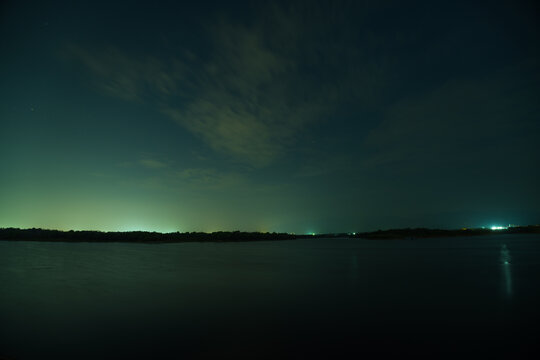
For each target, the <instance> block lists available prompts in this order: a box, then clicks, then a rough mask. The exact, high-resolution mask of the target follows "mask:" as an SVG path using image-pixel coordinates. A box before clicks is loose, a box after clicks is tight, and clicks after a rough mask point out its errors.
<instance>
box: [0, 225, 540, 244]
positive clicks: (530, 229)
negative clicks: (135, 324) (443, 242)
mask: <svg viewBox="0 0 540 360" xmlns="http://www.w3.org/2000/svg"><path fill="white" fill-rule="evenodd" d="M489 234H540V226H539V225H529V226H516V227H511V228H508V229H503V230H491V229H459V230H442V229H426V228H415V229H411V228H407V229H391V230H378V231H373V232H365V233H356V234H348V233H339V234H317V235H297V234H288V233H261V232H241V231H218V232H213V233H204V232H185V233H180V232H175V233H165V234H164V233H159V232H147V231H129V232H102V231H73V230H70V231H60V230H46V229H35V228H33V229H16V228H0V240H11V241H57V242H140V243H171V242H203V241H206V242H238V241H263V240H294V239H306V238H342V237H349V238H362V239H374V240H384V239H415V238H435V237H455V236H480V235H489Z"/></svg>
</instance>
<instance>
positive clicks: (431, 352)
mask: <svg viewBox="0 0 540 360" xmlns="http://www.w3.org/2000/svg"><path fill="white" fill-rule="evenodd" d="M539 307H540V236H538V235H492V236H491V235H490V236H481V237H469V238H467V237H460V238H435V239H414V240H362V239H319V238H314V239H304V240H290V241H261V242H251V243H249V242H244V243H175V244H152V245H150V244H129V243H46V242H12V241H2V242H0V355H2V356H5V357H6V358H7V359H49V358H54V359H117V358H145V357H148V358H187V359H190V358H194V359H198V358H200V359H203V358H214V357H217V356H220V357H224V356H225V357H229V356H231V357H232V356H234V357H236V358H252V359H254V358H303V357H307V358H312V357H314V356H316V355H320V356H324V357H327V358H340V357H343V358H345V357H346V358H350V357H351V356H352V357H361V356H362V355H368V356H378V357H380V356H382V355H393V356H403V355H414V356H415V357H416V358H426V359H427V358H433V357H441V356H445V355H446V356H448V357H450V358H455V357H456V356H462V355H467V356H482V357H490V358H494V357H500V358H503V357H508V356H511V357H512V358H516V357H517V358H527V357H531V358H534V357H535V356H538V355H539V352H538V346H537V342H538V339H540V330H539V324H540V321H539V320H540V315H539V314H540V311H539ZM0 358H1V356H0Z"/></svg>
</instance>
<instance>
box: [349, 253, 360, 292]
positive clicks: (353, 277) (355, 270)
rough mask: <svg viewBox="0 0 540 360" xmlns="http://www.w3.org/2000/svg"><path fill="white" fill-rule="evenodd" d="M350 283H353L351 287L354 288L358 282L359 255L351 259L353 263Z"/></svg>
mask: <svg viewBox="0 0 540 360" xmlns="http://www.w3.org/2000/svg"><path fill="white" fill-rule="evenodd" d="M349 268H350V273H349V275H350V281H351V285H352V286H353V287H354V286H355V285H356V282H357V281H358V256H357V255H353V256H352V257H351V262H350V266H349Z"/></svg>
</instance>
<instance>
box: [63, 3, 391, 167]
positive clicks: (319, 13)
mask: <svg viewBox="0 0 540 360" xmlns="http://www.w3.org/2000/svg"><path fill="white" fill-rule="evenodd" d="M326 10H329V11H330V12H331V10H332V6H330V7H329V9H326V8H324V7H323V8H317V10H316V11H314V10H313V8H311V7H310V6H309V4H307V5H306V3H300V4H294V5H290V6H288V7H279V6H276V5H268V6H267V7H265V10H264V11H261V12H260V13H257V14H256V15H255V16H256V18H257V19H259V20H260V21H255V22H253V23H252V24H251V25H247V24H243V23H240V22H233V21H229V20H228V19H227V18H226V17H217V19H218V20H217V21H215V22H214V23H212V24H209V25H208V26H206V34H205V36H204V37H203V39H205V40H204V43H205V44H206V46H207V50H206V51H201V50H200V51H196V50H193V49H188V48H182V49H179V50H178V51H176V52H174V54H173V53H168V54H166V55H161V56H157V55H152V56H148V55H147V54H145V55H144V56H140V55H137V54H128V53H127V52H125V51H122V50H120V49H118V48H114V47H110V48H108V49H106V50H93V51H90V50H88V49H84V48H82V47H77V46H73V47H72V48H71V54H72V56H74V57H75V58H76V59H77V60H78V61H79V62H80V63H82V64H83V65H84V66H85V67H86V68H87V69H88V70H89V71H90V72H91V73H92V75H93V78H94V79H95V82H96V86H97V88H98V89H99V90H100V91H102V92H103V93H104V94H106V95H109V96H115V97H118V98H122V99H125V100H131V101H150V102H152V103H153V104H154V105H155V106H156V107H157V108H158V109H159V111H160V112H161V113H162V114H165V115H166V116H167V117H169V118H171V119H172V120H174V121H175V122H177V123H178V124H179V125H181V126H182V127H183V128H185V129H186V130H187V131H189V132H190V133H191V134H193V135H194V136H196V137H197V138H199V139H200V140H202V141H203V142H204V143H205V144H206V145H208V146H209V147H210V148H212V149H213V150H215V151H216V152H218V153H221V154H224V155H226V156H227V157H229V158H230V159H232V160H235V161H239V162H242V163H245V164H248V165H250V166H254V167H263V166H266V165H269V164H271V163H273V162H275V161H276V160H277V159H280V158H282V157H283V156H284V155H285V154H287V153H288V152H290V151H292V150H291V149H292V148H293V147H294V146H295V145H297V144H298V142H299V139H300V138H302V137H303V136H306V134H308V133H309V131H310V129H311V127H312V126H313V125H314V124H317V123H318V122H319V121H321V120H323V119H325V117H327V116H328V114H329V113H330V112H331V111H332V109H336V108H337V107H338V104H339V103H340V102H343V101H355V102H356V103H358V104H362V105H367V104H369V103H373V99H374V98H375V97H376V96H377V95H376V93H377V92H379V91H380V90H381V83H382V82H381V79H382V77H383V71H381V64H380V63H377V62H373V61H371V62H367V61H365V59H363V57H362V55H361V53H360V51H359V50H358V49H353V48H351V47H350V46H346V44H345V43H346V42H347V41H350V40H351V39H350V38H349V36H350V34H349V33H348V32H347V31H348V29H349V28H348V27H347V24H348V22H349V23H350V22H351V21H352V20H355V19H354V17H351V18H343V15H342V14H341V13H339V12H336V14H334V15H335V16H326V15H328V14H327V13H326ZM323 20H324V21H323ZM337 25H339V26H337ZM349 25H350V24H349ZM336 29H338V30H336ZM336 31H337V33H336ZM337 42H342V43H337ZM315 69H316V70H315Z"/></svg>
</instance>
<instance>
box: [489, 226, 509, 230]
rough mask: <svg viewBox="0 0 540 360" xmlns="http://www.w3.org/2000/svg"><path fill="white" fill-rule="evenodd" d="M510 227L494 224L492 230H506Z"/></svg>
mask: <svg viewBox="0 0 540 360" xmlns="http://www.w3.org/2000/svg"><path fill="white" fill-rule="evenodd" d="M506 229H508V228H507V227H506V226H492V227H491V230H506Z"/></svg>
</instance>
